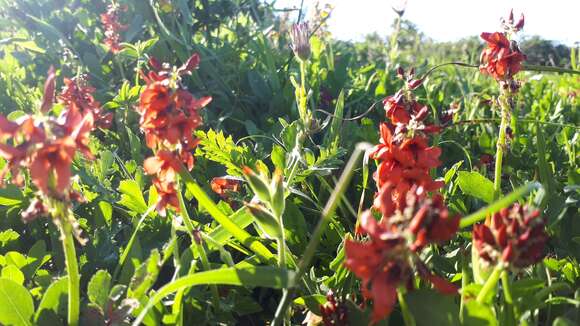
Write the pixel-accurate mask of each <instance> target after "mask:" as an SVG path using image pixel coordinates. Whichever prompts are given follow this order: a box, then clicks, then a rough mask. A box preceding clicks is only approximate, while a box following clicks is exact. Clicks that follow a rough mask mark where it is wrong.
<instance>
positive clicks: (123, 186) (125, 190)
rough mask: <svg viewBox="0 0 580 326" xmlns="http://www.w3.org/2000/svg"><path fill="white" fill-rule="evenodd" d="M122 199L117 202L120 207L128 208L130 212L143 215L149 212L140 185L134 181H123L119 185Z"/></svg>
mask: <svg viewBox="0 0 580 326" xmlns="http://www.w3.org/2000/svg"><path fill="white" fill-rule="evenodd" d="M119 191H120V192H121V199H120V200H119V201H118V202H117V203H118V204H119V205H123V206H125V207H127V208H128V209H129V210H131V211H133V212H136V213H139V214H143V213H145V212H146V211H147V204H146V203H145V198H143V193H142V192H141V188H139V184H138V183H137V182H135V181H134V180H122V181H121V183H120V184H119Z"/></svg>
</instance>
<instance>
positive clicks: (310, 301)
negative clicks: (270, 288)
mask: <svg viewBox="0 0 580 326" xmlns="http://www.w3.org/2000/svg"><path fill="white" fill-rule="evenodd" d="M324 303H326V297H325V296H323V295H322V294H313V295H306V296H303V297H298V298H296V299H294V304H296V305H299V306H302V307H306V308H308V310H310V311H312V312H313V313H314V314H316V315H319V316H320V314H321V313H320V305H322V304H324Z"/></svg>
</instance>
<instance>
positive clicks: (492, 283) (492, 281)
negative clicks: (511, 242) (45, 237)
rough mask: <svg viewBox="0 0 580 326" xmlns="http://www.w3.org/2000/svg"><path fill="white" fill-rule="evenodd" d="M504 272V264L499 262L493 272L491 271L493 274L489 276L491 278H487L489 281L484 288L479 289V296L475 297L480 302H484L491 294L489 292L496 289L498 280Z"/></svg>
mask: <svg viewBox="0 0 580 326" xmlns="http://www.w3.org/2000/svg"><path fill="white" fill-rule="evenodd" d="M502 272H503V266H502V265H501V264H498V265H497V266H496V267H495V268H494V269H493V272H492V273H491V275H490V276H489V278H488V279H487V281H486V282H485V284H484V285H483V288H481V291H479V294H478V295H477V298H476V299H475V300H476V301H477V302H478V303H484V301H485V299H486V298H487V296H488V295H489V292H491V291H493V290H494V289H495V287H496V285H497V282H498V281H499V277H500V276H501V273H502Z"/></svg>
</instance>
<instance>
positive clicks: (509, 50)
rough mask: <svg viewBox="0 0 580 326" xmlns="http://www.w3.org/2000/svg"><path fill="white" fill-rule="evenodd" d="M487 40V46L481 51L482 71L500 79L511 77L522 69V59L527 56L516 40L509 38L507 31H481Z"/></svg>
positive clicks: (482, 36) (483, 37)
mask: <svg viewBox="0 0 580 326" xmlns="http://www.w3.org/2000/svg"><path fill="white" fill-rule="evenodd" d="M481 38H482V39H483V40H484V41H486V42H487V46H488V47H487V48H486V49H484V50H483V52H482V53H481V65H480V66H479V70H480V71H481V73H487V74H489V75H491V76H492V77H493V78H495V79H496V80H498V81H504V80H509V79H511V78H512V77H513V76H514V75H515V74H516V73H518V72H519V71H520V70H522V61H524V60H525V59H526V56H525V55H524V54H523V53H522V52H521V51H520V49H519V48H518V46H517V44H516V43H515V42H511V43H510V41H509V40H508V39H507V37H506V34H505V33H501V32H495V33H481Z"/></svg>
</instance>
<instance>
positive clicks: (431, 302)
mask: <svg viewBox="0 0 580 326" xmlns="http://www.w3.org/2000/svg"><path fill="white" fill-rule="evenodd" d="M405 300H406V301H407V303H408V305H409V308H410V310H411V313H412V314H413V317H414V318H415V322H416V323H417V325H418V326H422V325H425V326H431V325H459V319H458V315H459V306H458V305H457V304H455V298H454V297H453V296H445V295H442V294H440V293H438V292H435V291H433V290H417V291H412V292H409V293H408V294H407V295H405Z"/></svg>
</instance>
